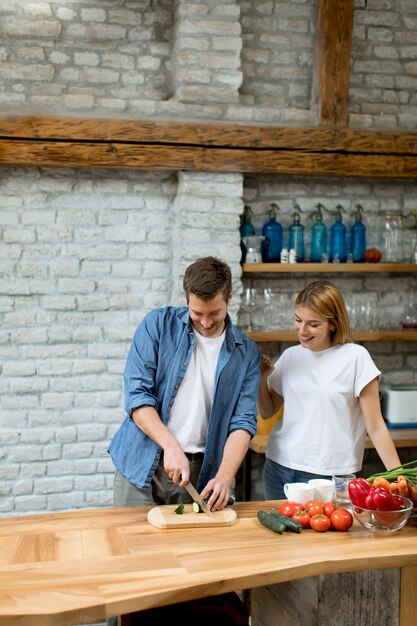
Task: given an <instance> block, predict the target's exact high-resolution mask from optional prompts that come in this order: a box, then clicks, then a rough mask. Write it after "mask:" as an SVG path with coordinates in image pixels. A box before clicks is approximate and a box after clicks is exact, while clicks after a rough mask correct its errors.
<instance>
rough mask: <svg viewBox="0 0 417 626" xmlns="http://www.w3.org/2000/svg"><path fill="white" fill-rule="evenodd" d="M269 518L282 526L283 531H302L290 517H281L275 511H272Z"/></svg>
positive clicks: (297, 523)
mask: <svg viewBox="0 0 417 626" xmlns="http://www.w3.org/2000/svg"><path fill="white" fill-rule="evenodd" d="M270 516H271V517H273V518H274V519H276V520H277V521H280V522H281V523H282V524H284V526H285V530H290V531H291V532H292V533H300V532H301V531H302V530H303V527H302V526H301V524H300V523H299V522H297V520H295V519H292V517H287V516H286V515H281V513H278V511H275V509H272V511H271V512H270Z"/></svg>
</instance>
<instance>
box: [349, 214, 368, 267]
mask: <svg viewBox="0 0 417 626" xmlns="http://www.w3.org/2000/svg"><path fill="white" fill-rule="evenodd" d="M355 209H356V211H355V212H354V213H353V215H354V217H355V218H356V221H355V222H354V224H353V225H352V228H351V229H350V251H351V253H352V261H353V262H354V263H360V262H361V261H364V260H365V250H366V226H365V224H364V223H363V221H362V213H363V207H362V206H361V205H360V204H357V205H356V207H355Z"/></svg>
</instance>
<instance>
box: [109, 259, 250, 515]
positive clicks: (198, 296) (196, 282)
mask: <svg viewBox="0 0 417 626" xmlns="http://www.w3.org/2000/svg"><path fill="white" fill-rule="evenodd" d="M183 286H184V291H185V295H186V298H187V305H188V306H187V307H166V308H159V309H155V310H153V311H151V312H150V313H149V314H148V315H147V316H146V317H145V318H144V319H143V321H142V322H141V323H140V324H139V326H138V328H137V330H136V332H135V335H134V337H133V341H132V344H131V347H130V351H129V354H128V357H127V361H126V367H125V374H124V386H125V389H124V395H125V411H126V417H125V419H124V421H123V423H122V425H121V427H120V429H119V430H118V431H117V432H116V434H115V436H114V438H113V440H112V441H111V444H110V446H109V452H110V454H111V457H112V460H113V463H114V465H115V467H116V470H117V471H116V476H115V484H114V503H115V505H116V506H134V505H154V504H168V503H171V504H172V503H179V502H190V497H189V495H188V493H187V492H186V490H185V489H183V487H184V486H185V485H186V484H187V483H188V482H189V481H191V482H192V483H193V484H196V485H197V490H198V491H199V492H200V494H201V496H202V497H203V498H204V499H205V500H207V504H208V507H209V508H210V509H211V510H213V511H216V510H221V509H223V508H224V507H225V506H226V504H227V502H228V499H229V495H230V489H231V485H232V483H233V480H234V477H235V475H236V472H237V470H238V469H239V466H240V465H241V463H242V461H243V459H244V457H245V454H246V452H247V450H248V446H249V441H250V439H251V437H252V436H253V435H254V434H255V432H256V416H257V409H256V397H257V392H258V385H259V351H258V349H257V347H256V345H255V344H254V343H253V342H252V341H251V340H250V339H248V337H246V336H245V335H243V334H242V333H241V332H240V331H239V330H238V329H237V328H236V327H235V326H234V325H233V324H232V322H231V319H230V317H229V315H228V306H229V304H230V302H231V298H232V276H231V271H230V268H229V266H228V265H226V263H223V262H222V261H221V260H219V259H217V258H215V257H205V258H201V259H199V260H197V261H195V262H194V263H193V264H192V265H190V266H189V267H188V268H187V270H186V272H185V274H184V281H183Z"/></svg>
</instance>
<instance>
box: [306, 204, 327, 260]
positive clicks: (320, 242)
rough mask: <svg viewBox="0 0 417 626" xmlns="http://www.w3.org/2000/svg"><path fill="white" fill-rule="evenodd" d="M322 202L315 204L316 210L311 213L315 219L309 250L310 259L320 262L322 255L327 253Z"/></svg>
mask: <svg viewBox="0 0 417 626" xmlns="http://www.w3.org/2000/svg"><path fill="white" fill-rule="evenodd" d="M322 208H323V209H324V207H323V205H322V204H320V203H319V204H316V210H315V211H314V213H313V217H314V219H315V222H314V225H313V227H312V229H311V250H310V261H311V262H312V263H321V262H322V260H323V255H324V254H327V227H326V225H325V223H324V222H323V213H322Z"/></svg>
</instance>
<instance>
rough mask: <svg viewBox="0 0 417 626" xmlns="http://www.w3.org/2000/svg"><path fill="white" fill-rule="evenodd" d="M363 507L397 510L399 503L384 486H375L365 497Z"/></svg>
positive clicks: (399, 506)
mask: <svg viewBox="0 0 417 626" xmlns="http://www.w3.org/2000/svg"><path fill="white" fill-rule="evenodd" d="M365 508H366V509H372V510H374V511H398V510H399V509H400V508H401V505H400V503H399V502H398V500H396V499H395V500H394V497H393V496H392V495H391V494H390V493H389V492H388V491H387V490H386V489H384V487H377V488H376V489H374V488H373V489H372V491H370V492H369V494H368V496H367V497H366V506H365Z"/></svg>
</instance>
